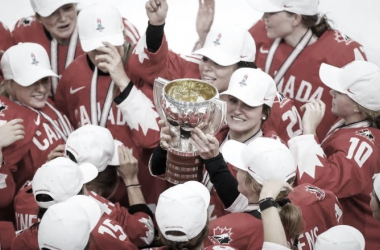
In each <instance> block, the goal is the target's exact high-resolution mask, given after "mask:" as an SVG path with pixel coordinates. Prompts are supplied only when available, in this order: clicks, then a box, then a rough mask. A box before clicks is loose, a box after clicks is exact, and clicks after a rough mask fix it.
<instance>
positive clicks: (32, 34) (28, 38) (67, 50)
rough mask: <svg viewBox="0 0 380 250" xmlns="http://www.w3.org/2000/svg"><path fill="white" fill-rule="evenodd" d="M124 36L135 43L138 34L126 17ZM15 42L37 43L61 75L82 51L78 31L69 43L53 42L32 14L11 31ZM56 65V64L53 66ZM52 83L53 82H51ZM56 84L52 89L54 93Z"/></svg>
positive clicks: (54, 69) (124, 20)
mask: <svg viewBox="0 0 380 250" xmlns="http://www.w3.org/2000/svg"><path fill="white" fill-rule="evenodd" d="M123 24H124V37H125V39H126V41H128V42H130V43H132V44H136V43H137V41H138V39H139V38H140V35H139V33H138V31H137V29H136V28H135V26H134V25H133V24H132V23H130V22H129V21H128V20H127V19H125V18H123ZM12 34H13V38H14V42H15V44H18V43H19V42H33V43H38V44H40V45H41V46H42V47H44V48H45V50H46V51H47V53H48V55H49V57H50V62H51V64H52V69H53V71H54V72H55V73H56V74H57V75H62V73H63V72H64V70H65V69H66V68H67V67H68V66H69V65H70V64H71V63H72V61H73V60H74V59H75V58H77V57H78V56H80V55H82V54H83V53H84V52H83V50H82V47H81V45H80V42H79V39H78V32H77V31H74V33H73V36H74V37H73V39H72V41H70V45H71V46H70V45H60V44H58V43H55V42H54V41H53V40H55V39H53V38H52V36H51V35H50V34H49V32H48V31H47V30H46V29H45V28H44V26H43V24H42V23H41V22H40V21H37V20H36V18H35V17H34V16H30V17H26V18H22V19H20V20H19V21H18V22H17V23H16V25H15V28H14V30H13V32H12ZM55 65H56V66H55ZM53 85H54V84H53ZM56 88H57V87H56V86H53V88H52V90H53V93H54V94H55V90H56Z"/></svg>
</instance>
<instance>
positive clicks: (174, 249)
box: [158, 220, 208, 250]
mask: <svg viewBox="0 0 380 250" xmlns="http://www.w3.org/2000/svg"><path fill="white" fill-rule="evenodd" d="M158 234H159V236H158V237H159V239H160V240H161V242H162V243H163V244H164V245H165V246H167V248H168V250H192V249H195V248H196V247H198V246H200V245H201V244H202V243H203V241H204V240H205V239H206V237H207V236H208V220H207V222H206V225H205V227H204V228H203V229H202V231H201V232H200V233H199V234H198V235H197V236H195V237H194V238H192V239H190V240H189V241H187V242H176V241H171V240H168V239H166V238H165V236H163V234H162V232H161V231H160V230H158ZM166 234H170V235H174V236H182V235H185V234H184V233H182V232H179V231H167V232H166Z"/></svg>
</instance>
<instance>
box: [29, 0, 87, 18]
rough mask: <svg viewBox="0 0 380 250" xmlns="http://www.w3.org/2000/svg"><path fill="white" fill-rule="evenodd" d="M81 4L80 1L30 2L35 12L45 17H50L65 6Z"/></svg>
mask: <svg viewBox="0 0 380 250" xmlns="http://www.w3.org/2000/svg"><path fill="white" fill-rule="evenodd" d="M79 2H80V1H79V0H30V4H31V5H32V8H33V10H34V12H36V13H38V14H39V15H40V16H43V17H47V16H50V15H51V14H52V13H53V12H54V11H56V10H57V9H59V8H60V7H61V6H63V5H65V4H70V3H79Z"/></svg>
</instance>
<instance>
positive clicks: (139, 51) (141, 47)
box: [133, 34, 149, 64]
mask: <svg viewBox="0 0 380 250" xmlns="http://www.w3.org/2000/svg"><path fill="white" fill-rule="evenodd" d="M147 47H148V46H147V45H146V35H145V34H144V35H143V37H142V38H141V39H140V40H139V42H138V43H137V44H136V47H135V49H134V51H133V54H136V55H138V56H139V62H140V63H141V64H143V62H144V60H145V59H147V60H149V57H148V55H147V54H146V53H145V49H146V48H147Z"/></svg>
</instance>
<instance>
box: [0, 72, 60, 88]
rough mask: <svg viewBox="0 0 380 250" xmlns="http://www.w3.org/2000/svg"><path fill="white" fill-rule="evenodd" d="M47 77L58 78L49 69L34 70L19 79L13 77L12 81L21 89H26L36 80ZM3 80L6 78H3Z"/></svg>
mask: <svg viewBox="0 0 380 250" xmlns="http://www.w3.org/2000/svg"><path fill="white" fill-rule="evenodd" d="M49 76H52V77H58V75H57V74H55V73H54V72H53V71H52V70H51V69H43V68H36V70H35V71H33V72H30V73H25V74H23V75H22V76H20V77H15V78H13V80H14V81H15V82H17V83H18V84H19V85H21V86H23V87H28V86H30V85H32V84H34V83H35V82H37V81H38V80H40V79H42V78H45V77H49ZM4 77H5V76H4ZM5 79H7V78H6V77H5Z"/></svg>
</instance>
